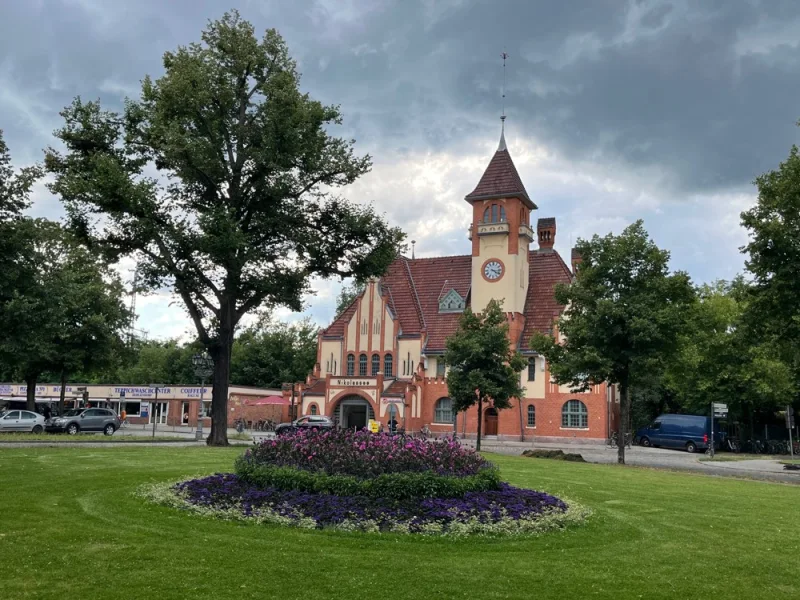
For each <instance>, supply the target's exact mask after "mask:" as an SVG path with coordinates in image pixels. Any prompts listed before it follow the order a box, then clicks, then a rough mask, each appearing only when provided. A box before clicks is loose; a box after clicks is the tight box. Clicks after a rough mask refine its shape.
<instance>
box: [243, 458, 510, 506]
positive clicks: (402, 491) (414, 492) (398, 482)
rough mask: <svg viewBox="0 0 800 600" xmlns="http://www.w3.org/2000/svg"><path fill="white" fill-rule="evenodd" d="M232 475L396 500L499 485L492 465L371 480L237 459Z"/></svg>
mask: <svg viewBox="0 0 800 600" xmlns="http://www.w3.org/2000/svg"><path fill="white" fill-rule="evenodd" d="M236 474H237V475H238V476H239V477H240V478H241V479H243V480H244V481H246V482H248V483H250V484H251V485H254V486H257V487H260V488H268V487H273V488H277V489H280V490H297V491H302V492H309V493H315V494H334V495H336V496H367V497H370V498H388V499H392V500H398V501H406V500H413V499H417V498H462V497H463V496H464V494H467V493H469V492H485V491H489V490H496V489H499V487H500V476H499V473H498V471H497V469H496V468H494V467H486V468H484V469H482V470H481V471H480V472H479V473H477V474H475V475H467V476H466V477H454V476H450V475H437V474H436V473H431V472H425V473H387V474H383V475H378V476H377V477H373V478H371V479H360V478H357V477H354V476H352V475H327V474H325V473H321V472H312V471H303V470H301V469H295V468H292V467H279V466H273V465H257V464H254V463H253V462H252V461H248V460H245V459H242V458H240V459H238V460H237V461H236Z"/></svg>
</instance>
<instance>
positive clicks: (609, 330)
mask: <svg viewBox="0 0 800 600" xmlns="http://www.w3.org/2000/svg"><path fill="white" fill-rule="evenodd" d="M576 249H577V251H578V252H579V253H580V256H581V259H582V260H581V263H580V264H579V265H578V271H577V274H576V278H575V281H574V282H573V283H572V284H570V285H559V286H557V288H556V299H557V300H558V302H559V303H560V304H562V305H565V306H566V309H565V310H564V312H563V313H562V314H561V316H560V318H559V319H558V333H559V335H560V336H561V337H562V339H560V340H559V339H554V338H553V337H552V336H548V335H544V334H537V335H536V336H534V338H533V340H532V341H531V347H532V348H534V349H536V350H538V351H539V352H541V353H542V354H543V355H544V356H545V358H546V359H547V360H548V362H549V363H550V374H551V376H552V377H553V379H555V381H556V382H557V383H559V384H568V385H571V386H573V387H574V388H576V389H586V388H587V387H588V386H591V385H594V384H598V383H602V382H608V383H610V384H618V385H619V391H620V420H619V432H618V435H619V439H620V440H624V439H625V434H626V432H627V426H628V415H629V412H630V395H629V390H630V388H631V386H635V385H637V384H639V383H641V384H643V385H644V384H646V383H647V382H648V380H650V379H651V378H652V377H653V376H654V375H658V374H659V372H660V371H661V370H662V369H663V366H664V361H665V360H667V359H668V357H669V356H670V355H671V354H672V353H674V352H675V350H676V348H677V346H678V337H679V334H680V333H681V332H682V331H683V330H684V327H685V322H686V311H687V309H688V308H689V307H690V306H691V305H692V303H693V302H694V301H695V298H694V290H693V288H692V285H691V282H690V281H689V277H688V276H687V275H686V274H685V273H682V272H677V273H673V274H670V273H669V267H668V262H669V252H667V251H666V250H661V249H659V248H658V247H657V246H656V245H655V243H653V241H652V240H651V239H650V238H649V236H648V235H647V232H646V231H645V229H644V226H643V224H642V222H641V221H637V222H636V223H634V224H633V225H630V226H628V227H627V228H626V229H625V230H624V231H623V232H622V233H621V234H620V235H618V236H616V235H613V234H609V235H607V236H605V237H600V236H597V235H595V236H594V237H593V238H592V239H591V240H578V243H577V244H576ZM618 460H619V462H620V463H624V462H625V444H624V443H620V444H619V456H618Z"/></svg>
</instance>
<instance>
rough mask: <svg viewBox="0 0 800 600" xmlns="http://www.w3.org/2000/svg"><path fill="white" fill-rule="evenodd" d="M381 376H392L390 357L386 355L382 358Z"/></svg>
mask: <svg viewBox="0 0 800 600" xmlns="http://www.w3.org/2000/svg"><path fill="white" fill-rule="evenodd" d="M383 376H384V377H391V376H392V355H391V354H387V355H386V356H384V357H383Z"/></svg>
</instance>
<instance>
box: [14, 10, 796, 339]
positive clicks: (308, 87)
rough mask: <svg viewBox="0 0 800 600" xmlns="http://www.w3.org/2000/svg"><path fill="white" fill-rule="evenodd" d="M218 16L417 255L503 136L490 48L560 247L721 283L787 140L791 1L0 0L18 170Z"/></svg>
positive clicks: (455, 234)
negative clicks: (361, 162) (640, 238)
mask: <svg viewBox="0 0 800 600" xmlns="http://www.w3.org/2000/svg"><path fill="white" fill-rule="evenodd" d="M230 8H237V9H238V10H239V11H240V13H241V15H242V16H243V17H244V18H246V19H247V20H249V21H251V22H252V23H253V24H254V26H255V27H256V30H257V31H259V32H261V31H263V30H265V29H267V28H272V27H274V28H277V29H278V31H279V32H280V33H281V34H282V35H283V36H284V38H285V39H286V41H287V43H288V45H289V49H290V52H291V53H292V55H293V56H294V58H295V59H296V60H297V62H298V67H299V70H300V71H301V73H302V75H303V77H302V81H301V87H302V89H303V91H306V92H308V93H309V94H311V96H312V97H314V98H316V99H318V100H320V101H322V102H324V103H326V104H339V105H341V109H342V113H343V117H344V123H343V124H342V126H341V127H339V128H338V129H337V130H336V133H337V135H341V136H343V137H348V138H349V137H352V138H355V139H356V149H357V151H358V152H360V153H369V154H370V155H371V156H372V157H373V163H374V166H373V169H372V171H371V172H370V173H369V174H368V175H366V176H364V177H363V178H362V179H361V180H359V181H358V182H356V183H355V184H354V185H352V186H349V187H348V188H345V189H344V190H343V191H342V192H343V195H345V196H346V197H347V198H349V199H351V200H353V201H355V202H363V203H372V204H373V205H374V206H375V207H376V208H377V210H378V211H379V212H380V213H383V214H385V217H386V219H387V220H388V221H389V222H390V223H391V224H393V225H398V226H400V227H402V228H403V229H404V230H405V231H406V232H407V233H408V239H409V240H411V239H413V240H416V254H417V256H441V255H447V254H467V253H469V251H470V246H469V242H468V240H467V227H468V225H469V221H470V218H471V217H470V211H469V205H468V204H467V203H466V202H465V201H464V196H465V195H466V194H468V193H469V192H471V191H472V189H473V188H474V187H475V185H476V184H477V182H478V180H479V179H480V176H481V174H482V173H483V170H484V169H485V167H486V166H487V165H488V162H489V160H490V159H491V156H492V154H493V152H494V151H495V149H496V147H497V143H498V140H499V135H500V120H499V116H500V113H501V109H502V101H501V94H502V91H501V90H502V82H503V68H502V58H501V54H502V53H503V52H504V51H505V52H506V53H507V54H508V55H509V58H508V62H507V71H506V79H507V85H506V99H505V110H506V114H507V115H508V118H507V121H506V134H505V135H506V140H507V142H508V147H509V150H510V152H511V156H512V158H513V160H514V162H515V164H516V166H517V169H518V171H519V173H520V176H521V177H522V180H523V182H524V184H525V187H526V189H527V191H528V194H529V195H530V197H531V198H532V199H533V200H534V202H535V203H536V204H537V205H538V207H539V210H538V211H537V213H535V214H534V218H541V217H556V219H557V227H558V230H557V234H556V248H557V249H558V250H559V251H560V252H561V253H562V256H567V257H568V256H569V248H570V247H571V245H572V244H574V242H575V241H576V240H577V238H586V237H590V236H592V235H594V234H600V235H605V234H607V233H609V232H614V233H619V232H620V231H621V230H622V229H623V228H624V227H625V226H626V225H628V224H630V223H632V222H633V221H635V220H637V219H643V220H644V224H645V227H646V228H647V230H648V231H649V232H650V234H651V236H652V237H653V239H654V240H655V242H656V243H657V244H658V245H659V246H660V247H662V248H666V249H668V250H670V252H671V255H672V259H671V267H672V268H673V269H680V270H685V271H687V272H688V273H689V274H690V275H691V277H692V279H693V280H694V281H695V282H698V283H700V282H709V281H713V280H715V279H730V278H731V277H733V276H735V275H736V274H737V273H739V272H741V271H742V269H743V266H744V257H743V256H742V254H741V253H740V251H739V248H740V247H741V246H742V245H743V244H744V243H745V242H746V240H747V235H746V232H745V231H744V230H743V229H742V228H741V227H740V224H739V214H740V213H741V211H742V210H745V209H747V208H748V207H749V206H751V205H752V204H753V203H754V202H755V199H756V190H755V188H754V186H753V183H752V182H753V180H754V178H755V177H756V176H757V175H758V174H760V173H763V172H765V171H767V170H770V169H773V168H776V167H777V166H778V164H779V163H780V161H781V160H783V159H784V158H785V157H786V156H787V155H788V152H789V149H790V147H791V145H792V144H794V143H796V142H797V140H798V129H797V127H796V121H797V119H798V118H799V117H800V102H798V98H800V48H799V47H798V44H800V2H797V0H704V1H703V2H694V1H692V0H571V1H569V2H565V1H563V0H562V1H556V0H521V1H510V0H507V1H503V0H494V1H477V0H476V1H470V0H399V1H389V0H293V1H292V2H285V1H282V0H250V1H239V2H236V1H235V0H227V1H223V2H219V1H216V0H170V1H169V2H163V1H157V0H138V1H137V2H131V1H125V2H122V1H115V0H3V1H2V2H0V129H3V130H4V135H5V138H6V142H7V143H8V145H9V147H10V148H11V152H12V158H13V159H14V161H15V163H16V164H18V165H20V166H21V165H24V164H30V163H33V162H36V161H39V160H41V159H42V150H43V149H44V148H46V147H47V146H49V145H52V144H54V140H53V137H52V132H53V130H55V129H56V128H58V127H59V125H60V122H61V121H60V117H59V115H58V112H59V110H61V109H62V108H63V107H64V106H66V105H67V104H69V103H70V101H71V100H72V98H74V97H75V96H77V95H81V96H82V97H83V98H88V99H95V98H99V99H101V101H102V102H103V104H104V105H105V106H106V107H108V108H111V109H114V108H119V107H121V105H122V102H123V100H124V98H125V97H132V98H135V97H137V96H138V94H139V90H140V82H141V79H142V78H143V77H144V76H145V75H146V74H149V75H151V76H153V77H158V76H159V75H160V74H161V73H162V72H163V68H162V63H161V58H162V54H163V53H164V52H165V51H167V50H174V49H176V48H177V47H178V46H180V45H185V44H189V43H192V42H195V41H199V38H200V32H201V31H202V29H203V28H204V27H205V26H206V24H207V22H208V20H209V19H216V18H219V17H221V16H222V14H223V13H224V12H225V11H226V10H228V9H230ZM34 199H35V200H34V205H33V207H32V209H31V213H32V214H33V215H35V216H44V217H49V218H60V217H61V216H62V215H63V210H62V208H61V205H60V203H59V200H58V199H57V198H55V197H52V196H51V195H50V194H49V193H48V192H47V190H46V188H45V187H44V184H43V183H42V184H39V185H37V187H36V190H35V194H34ZM126 267H130V265H123V269H124V268H126ZM340 286H341V283H340V282H338V281H317V282H315V283H314V290H315V293H314V295H312V296H309V297H308V298H307V302H306V305H307V306H306V310H305V312H304V313H302V314H296V313H290V312H288V311H286V310H279V311H278V312H277V315H278V316H279V317H280V318H282V319H286V320H296V319H298V318H301V317H303V316H306V315H307V316H311V317H312V318H313V319H314V320H315V321H317V322H319V323H320V324H325V323H327V322H328V321H329V320H330V319H331V318H332V316H333V312H334V308H335V300H336V295H337V294H338V291H339V289H340ZM137 313H138V321H137V325H138V327H139V328H140V329H142V330H145V331H147V332H149V335H150V336H151V337H161V338H164V337H173V336H181V337H184V338H187V337H189V336H190V333H191V324H190V321H189V320H188V318H187V317H186V315H185V314H184V311H183V309H182V307H181V304H180V302H179V301H178V300H176V299H175V298H173V297H171V296H170V295H169V293H167V292H164V293H161V294H154V295H150V296H147V297H143V296H139V297H138V298H137Z"/></svg>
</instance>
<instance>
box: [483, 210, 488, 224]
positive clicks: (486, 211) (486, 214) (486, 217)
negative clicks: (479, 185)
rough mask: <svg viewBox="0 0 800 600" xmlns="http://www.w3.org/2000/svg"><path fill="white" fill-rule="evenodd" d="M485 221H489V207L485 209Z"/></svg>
mask: <svg viewBox="0 0 800 600" xmlns="http://www.w3.org/2000/svg"><path fill="white" fill-rule="evenodd" d="M483 222H484V223H488V222H489V208H488V207H487V208H486V210H485V211H483Z"/></svg>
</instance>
